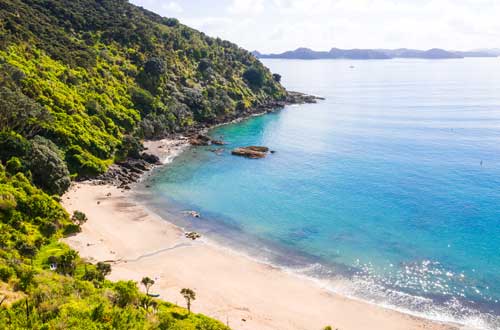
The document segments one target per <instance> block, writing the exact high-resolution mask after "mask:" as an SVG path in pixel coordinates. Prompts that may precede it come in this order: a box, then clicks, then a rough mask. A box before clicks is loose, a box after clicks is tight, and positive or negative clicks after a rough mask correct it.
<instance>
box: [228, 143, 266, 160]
mask: <svg viewBox="0 0 500 330" xmlns="http://www.w3.org/2000/svg"><path fill="white" fill-rule="evenodd" d="M268 152H269V148H267V147H260V146H248V147H241V148H236V149H234V150H233V151H232V152H231V154H233V155H235V156H242V157H247V158H251V159H258V158H264V157H266V156H267V153H268Z"/></svg>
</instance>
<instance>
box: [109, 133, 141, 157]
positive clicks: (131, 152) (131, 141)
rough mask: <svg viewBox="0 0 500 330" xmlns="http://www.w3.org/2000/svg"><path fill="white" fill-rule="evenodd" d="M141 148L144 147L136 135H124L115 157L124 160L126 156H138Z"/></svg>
mask: <svg viewBox="0 0 500 330" xmlns="http://www.w3.org/2000/svg"><path fill="white" fill-rule="evenodd" d="M143 149H144V147H143V146H142V143H141V141H140V140H139V139H138V138H137V137H135V136H132V135H125V136H124V137H123V141H122V144H121V146H120V148H119V149H118V151H117V152H116V159H117V160H124V159H125V158H127V157H132V158H140V156H141V151H142V150H143Z"/></svg>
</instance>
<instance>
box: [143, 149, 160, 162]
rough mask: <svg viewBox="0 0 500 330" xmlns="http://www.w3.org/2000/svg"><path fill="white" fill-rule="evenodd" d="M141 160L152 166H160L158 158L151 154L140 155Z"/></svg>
mask: <svg viewBox="0 0 500 330" xmlns="http://www.w3.org/2000/svg"><path fill="white" fill-rule="evenodd" d="M141 158H142V159H143V160H145V161H146V162H148V163H149V164H153V165H161V162H160V158H159V157H158V156H156V155H153V154H148V153H145V152H144V153H143V154H141Z"/></svg>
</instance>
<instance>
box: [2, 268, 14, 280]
mask: <svg viewBox="0 0 500 330" xmlns="http://www.w3.org/2000/svg"><path fill="white" fill-rule="evenodd" d="M12 276H14V270H13V269H12V268H10V267H9V266H6V265H0V280H2V281H4V282H8V281H9V279H10V278H11V277H12Z"/></svg>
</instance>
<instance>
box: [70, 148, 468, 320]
mask: <svg viewBox="0 0 500 330" xmlns="http://www.w3.org/2000/svg"><path fill="white" fill-rule="evenodd" d="M172 141H174V142H172ZM175 141H177V140H167V139H164V140H159V141H153V142H146V143H145V146H146V147H147V148H148V152H152V153H156V154H157V156H158V157H160V158H161V159H163V160H166V161H168V160H171V159H173V157H175V156H176V155H178V154H179V153H180V152H182V150H184V149H183V148H185V147H186V145H187V144H184V145H183V146H182V144H179V146H181V148H172V150H170V151H168V150H167V149H170V148H165V147H161V148H159V146H160V145H162V144H163V143H167V145H168V143H175ZM184 141H185V140H184ZM159 152H161V153H162V154H158V153H159ZM146 173H147V172H146ZM133 194H134V191H133V190H131V191H125V190H122V189H119V188H117V187H115V186H111V185H96V184H93V183H92V182H90V183H89V182H84V183H76V184H74V185H73V186H72V187H71V188H70V190H69V191H68V192H67V193H66V194H65V195H64V196H63V205H64V207H65V208H66V209H67V210H68V212H72V211H74V210H80V211H82V212H84V213H86V214H87V217H88V219H89V220H88V221H87V223H85V224H84V225H83V226H82V232H81V233H80V234H78V235H75V236H72V237H68V238H65V239H64V242H66V243H67V244H69V245H70V246H71V247H72V248H73V249H75V250H77V251H78V252H79V253H80V255H81V256H82V257H83V258H87V259H88V260H89V261H92V262H97V261H108V262H111V263H112V273H111V275H110V276H109V278H110V279H111V280H127V279H131V280H135V281H137V282H139V281H140V279H141V278H142V277H143V276H150V277H151V278H153V279H156V281H157V284H155V285H154V286H153V291H154V292H157V293H159V294H160V295H161V298H162V299H165V300H167V301H170V302H173V303H179V304H181V305H182V304H183V299H182V296H180V294H178V292H179V291H180V289H181V288H183V287H190V288H193V289H194V290H195V291H196V292H197V297H198V300H196V301H194V304H193V308H194V311H195V312H200V313H204V314H206V315H208V316H211V317H214V318H217V319H219V320H220V321H222V322H223V323H226V322H228V323H229V326H231V327H232V328H234V329H256V330H257V329H259V330H260V329H263V330H265V329H291V330H294V329H296V330H299V329H321V328H322V327H325V326H327V325H331V326H332V327H334V328H339V329H342V330H347V329H360V330H361V329H380V330H382V329H384V330H385V329H388V330H390V329H394V330H396V329H401V330H403V329H404V330H411V329H431V330H441V329H443V330H444V329H459V327H457V326H455V325H451V324H446V323H442V322H437V321H432V320H428V319H423V318H420V317H417V316H413V315H410V314H405V313H402V312H399V311H396V310H392V309H387V308H384V307H380V306H377V305H374V304H371V303H368V302H364V301H361V300H359V299H353V298H348V297H345V296H341V295H338V294H336V293H332V292H331V291H328V290H327V289H326V288H324V287H322V286H321V284H320V283H319V282H314V281H311V280H307V279H305V278H301V277H300V276H298V275H296V274H290V273H289V272H287V271H286V270H283V269H281V268H278V267H275V266H272V265H270V264H266V263H264V262H261V261H258V260H255V259H253V258H250V257H246V256H245V255H244V253H241V252H239V251H232V250H231V248H228V247H225V246H219V245H218V244H217V243H215V242H212V241H211V240H205V239H203V238H202V239H198V240H195V241H193V240H191V239H188V238H186V237H185V236H184V231H183V230H182V229H181V228H180V227H178V226H176V225H174V224H172V223H171V222H169V221H168V219H163V218H161V217H160V216H159V215H157V214H155V213H153V212H152V211H151V210H150V209H148V208H147V206H146V205H143V204H141V203H140V202H138V201H137V200H135V199H134V198H133ZM360 315H362V316H363V317H362V318H360Z"/></svg>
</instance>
